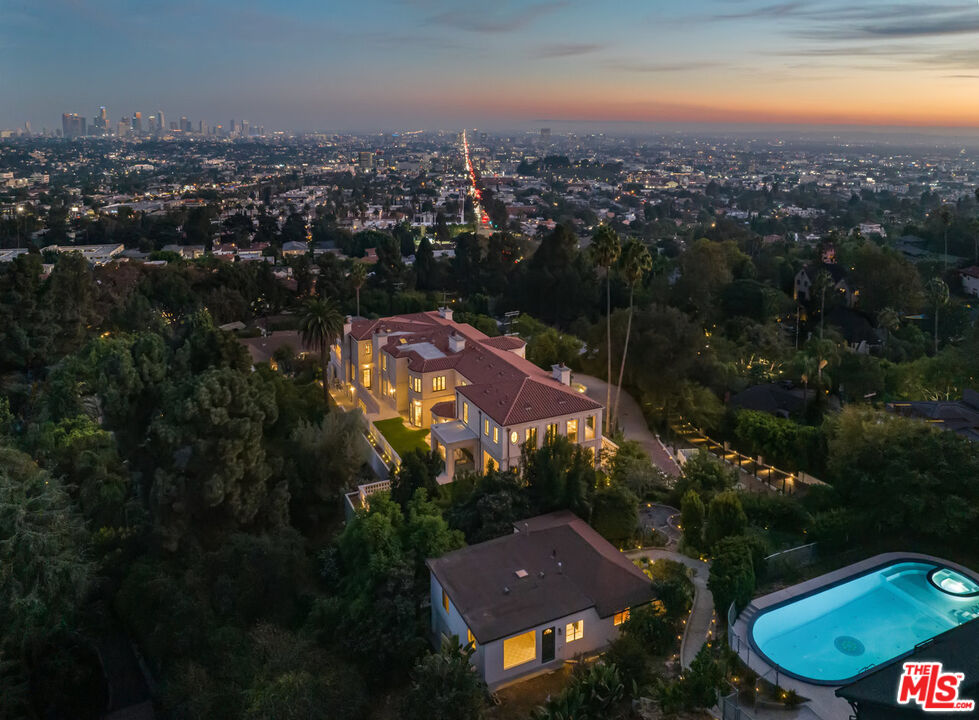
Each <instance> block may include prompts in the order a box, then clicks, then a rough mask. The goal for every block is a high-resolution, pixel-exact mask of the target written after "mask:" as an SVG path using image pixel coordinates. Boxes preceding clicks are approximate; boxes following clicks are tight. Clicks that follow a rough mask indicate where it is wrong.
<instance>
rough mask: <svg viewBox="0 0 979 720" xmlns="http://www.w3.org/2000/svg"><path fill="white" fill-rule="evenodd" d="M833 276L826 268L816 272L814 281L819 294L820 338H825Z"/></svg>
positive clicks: (813, 284) (814, 289)
mask: <svg viewBox="0 0 979 720" xmlns="http://www.w3.org/2000/svg"><path fill="white" fill-rule="evenodd" d="M834 284H835V283H834V282H833V276H832V275H830V274H829V271H828V270H826V269H823V270H820V271H819V272H818V273H816V277H815V278H813V281H812V289H813V292H815V293H818V294H819V339H820V340H822V339H823V318H824V317H825V315H826V293H827V291H829V290H830V289H832V287H833V285H834Z"/></svg>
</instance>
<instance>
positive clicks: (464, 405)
mask: <svg viewBox="0 0 979 720" xmlns="http://www.w3.org/2000/svg"><path fill="white" fill-rule="evenodd" d="M462 422H464V423H466V425H468V424H469V403H467V402H464V403H462Z"/></svg>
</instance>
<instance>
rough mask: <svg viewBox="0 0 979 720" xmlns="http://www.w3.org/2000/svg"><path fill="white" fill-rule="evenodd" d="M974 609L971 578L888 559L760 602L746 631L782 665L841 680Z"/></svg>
mask: <svg viewBox="0 0 979 720" xmlns="http://www.w3.org/2000/svg"><path fill="white" fill-rule="evenodd" d="M977 617H979V584H977V582H976V581H975V580H974V579H973V578H971V577H968V576H966V575H964V574H962V573H960V572H958V571H957V570H953V569H951V568H948V567H945V566H943V565H940V564H936V563H929V562H922V561H907V562H893V563H889V564H887V565H885V566H883V567H878V568H876V569H873V570H870V571H867V572H865V573H862V574H860V575H857V576H855V577H852V578H848V579H846V580H843V581H841V582H840V583H837V584H835V585H831V586H829V587H826V588H824V589H820V590H816V591H814V592H812V593H810V594H809V595H805V596H802V597H799V598H793V599H790V600H787V601H785V602H784V603H781V604H780V605H776V606H774V607H772V608H771V609H764V610H762V611H761V612H760V613H759V614H758V616H757V617H755V619H754V622H753V623H752V625H751V629H750V637H751V640H752V645H754V647H755V651H756V652H758V653H759V654H760V655H762V656H763V657H764V658H765V659H766V660H768V662H769V663H770V664H773V665H777V666H778V668H779V670H780V671H781V672H782V673H784V674H786V675H790V676H793V677H796V678H798V679H800V680H805V681H807V682H813V683H816V684H820V685H842V684H844V683H846V682H847V681H848V680H851V679H852V678H854V677H855V676H857V675H859V674H860V673H861V672H863V671H864V670H867V669H869V668H870V667H872V666H874V665H879V664H880V663H882V662H886V661H888V660H891V659H893V658H895V657H897V656H899V655H902V654H904V653H905V652H908V651H909V650H913V649H914V647H915V645H917V644H919V643H921V642H924V641H925V640H929V639H930V638H933V637H935V636H936V635H939V634H941V633H943V632H945V631H946V630H951V629H952V628H954V627H957V626H959V625H961V624H963V623H965V622H968V621H970V620H973V619H975V618H977Z"/></svg>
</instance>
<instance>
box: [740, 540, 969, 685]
mask: <svg viewBox="0 0 979 720" xmlns="http://www.w3.org/2000/svg"><path fill="white" fill-rule="evenodd" d="M901 562H921V563H928V564H930V565H934V566H935V567H936V569H937V568H943V567H945V568H950V569H952V570H955V571H957V572H959V573H961V574H963V575H965V576H966V577H968V578H970V579H971V580H973V581H974V582H977V583H979V573H977V572H976V571H974V570H972V569H970V568H967V567H965V566H964V565H959V564H958V563H954V562H951V561H949V560H944V559H942V558H939V557H935V556H934V555H925V554H923V553H912V552H906V553H904V552H891V553H881V554H880V555H874V556H873V557H870V558H867V559H866V560H861V561H860V562H856V563H853V564H851V565H847V566H846V567H842V568H840V569H838V570H833V571H831V572H828V573H825V574H823V575H819V576H818V577H815V578H812V579H811V580H806V581H805V582H801V583H799V584H798V585H793V586H791V587H788V588H783V589H782V590H776V591H775V592H773V593H769V594H768V595H762V596H761V597H759V598H756V599H754V600H752V601H751V602H750V603H749V604H748V607H747V608H745V611H747V610H748V609H749V608H752V609H754V611H755V612H754V616H753V617H752V618H751V620H750V621H749V622H748V623H747V625H746V627H745V636H746V638H745V639H746V640H747V641H748V644H749V646H750V648H751V649H752V650H753V651H754V652H755V656H756V657H758V658H760V659H761V660H762V661H763V662H764V663H765V664H767V665H768V666H769V667H770V668H772V669H774V670H776V671H777V672H778V673H779V674H781V675H783V676H785V677H789V678H792V679H793V680H796V681H798V682H801V683H805V684H806V685H815V686H818V687H827V688H830V687H843V686H844V685H849V684H851V683H853V682H856V681H857V680H859V679H860V678H862V677H864V676H865V675H869V674H871V673H873V672H875V671H877V670H879V669H880V668H881V667H882V666H884V665H888V664H890V663H892V662H894V661H895V660H897V659H898V658H900V657H903V656H904V655H906V654H907V653H909V652H913V651H914V649H915V647H917V645H915V647H912V648H909V649H908V650H907V651H905V652H903V653H900V654H898V655H895V656H894V657H892V658H888V659H887V660H884V661H882V662H879V663H876V664H874V665H871V666H868V667H866V668H864V669H863V670H861V671H860V672H858V673H857V674H856V675H853V676H852V677H849V678H844V679H843V680H816V679H813V678H809V677H805V676H803V675H798V674H796V673H793V672H791V671H789V670H786V669H785V668H783V667H782V666H781V665H779V664H778V663H776V662H774V661H773V660H772V659H771V658H769V657H768V655H767V654H765V653H764V652H763V651H762V650H761V648H759V647H758V644H757V643H756V642H755V636H754V628H755V623H756V622H757V621H758V618H760V617H761V616H762V615H765V614H766V613H769V612H772V611H773V610H777V609H779V608H780V607H784V606H786V605H789V604H791V603H794V602H798V601H799V600H804V599H805V598H808V597H811V596H813V595H816V594H817V593H820V592H823V591H824V590H830V589H832V588H834V587H838V586H839V585H843V584H845V583H847V582H850V581H851V580H856V579H857V578H860V577H863V576H864V575H869V574H870V573H872V572H874V571H875V570H880V569H881V568H884V567H887V566H889V565H895V564H898V563H901ZM929 572H932V571H929ZM742 612H744V611H742ZM967 622H973V621H967ZM964 624H965V623H961V624H960V625H958V626H956V627H961V625H964ZM954 629H955V628H949V630H944V631H942V632H940V633H938V634H937V635H933V636H932V637H930V638H928V639H927V640H922V643H926V642H931V641H932V640H934V639H935V638H937V637H939V636H941V635H944V634H945V633H946V632H950V631H951V630H954ZM920 644H921V643H919V645H920Z"/></svg>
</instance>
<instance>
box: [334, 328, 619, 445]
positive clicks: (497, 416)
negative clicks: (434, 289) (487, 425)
mask: <svg viewBox="0 0 979 720" xmlns="http://www.w3.org/2000/svg"><path fill="white" fill-rule="evenodd" d="M377 332H383V333H400V335H397V336H395V337H392V338H390V339H389V341H388V342H387V343H386V344H385V345H384V350H385V351H386V352H388V353H389V354H390V355H391V356H392V357H407V358H408V368H409V369H410V370H412V371H413V372H432V371H437V370H447V369H450V368H454V369H455V370H456V371H457V372H459V373H460V374H462V375H463V376H464V377H465V378H466V379H467V380H469V382H470V383H471V384H470V385H464V386H460V387H458V388H456V392H458V393H459V394H461V395H463V396H465V397H467V398H469V399H470V400H471V401H472V402H473V403H475V404H476V405H477V406H479V408H480V409H481V410H482V411H483V412H485V413H486V414H487V415H489V416H490V417H491V418H492V419H493V420H494V421H495V422H497V423H499V424H500V425H504V426H506V425H511V424H516V423H525V422H533V421H535V420H542V419H544V418H549V417H557V416H561V415H569V414H572V413H577V412H587V411H589V410H598V409H600V408H601V407H602V406H601V405H600V404H599V403H597V402H595V401H594V400H591V399H589V398H588V397H586V396H584V395H581V394H579V393H576V392H574V391H573V390H571V388H569V387H568V386H567V385H563V384H562V383H560V382H558V381H557V380H555V379H554V378H553V377H552V376H551V374H550V373H548V372H547V371H546V370H543V369H541V368H539V367H537V366H536V365H534V364H533V363H532V362H530V361H529V360H527V359H525V358H522V357H520V356H519V355H517V354H516V353H514V352H512V350H515V349H517V348H520V347H523V346H524V345H525V343H524V341H523V340H520V339H519V338H513V337H496V338H490V337H487V336H486V335H485V334H484V333H482V332H480V331H479V330H477V329H476V328H474V327H472V326H471V325H467V324H464V323H456V322H453V321H451V320H446V319H445V318H442V317H441V316H440V315H439V314H438V312H428V313H413V314H408V315H399V316H395V317H389V318H381V319H379V320H359V321H357V322H355V323H353V328H352V330H351V334H352V335H353V336H354V337H355V338H357V339H359V340H366V339H367V338H369V337H371V336H372V335H373V334H374V333H377ZM453 335H459V336H462V338H463V339H464V340H465V347H464V348H463V349H462V350H461V351H459V352H455V353H453V352H451V351H450V349H449V339H450V337H451V336H453ZM425 342H427V343H431V344H432V345H434V346H435V347H436V348H438V349H439V350H440V351H441V352H442V353H444V356H443V357H435V358H431V357H430V358H425V357H423V356H422V355H421V354H419V353H418V352H416V351H415V350H414V349H411V348H408V349H405V348H406V347H407V346H410V345H413V344H416V343H425ZM453 415H454V411H453Z"/></svg>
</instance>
